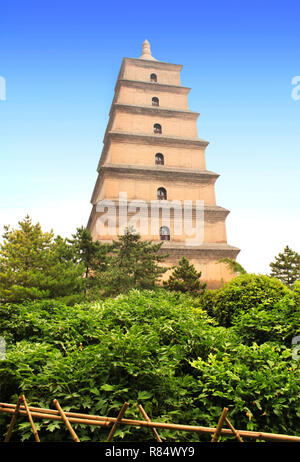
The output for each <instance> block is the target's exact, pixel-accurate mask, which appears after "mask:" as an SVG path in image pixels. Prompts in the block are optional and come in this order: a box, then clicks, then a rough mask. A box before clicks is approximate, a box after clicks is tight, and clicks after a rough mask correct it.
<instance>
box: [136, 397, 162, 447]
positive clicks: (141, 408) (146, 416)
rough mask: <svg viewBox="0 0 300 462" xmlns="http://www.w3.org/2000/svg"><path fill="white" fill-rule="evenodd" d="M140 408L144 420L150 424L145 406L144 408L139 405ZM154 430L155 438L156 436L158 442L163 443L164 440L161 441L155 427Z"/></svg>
mask: <svg viewBox="0 0 300 462" xmlns="http://www.w3.org/2000/svg"><path fill="white" fill-rule="evenodd" d="M138 408H139V410H140V411H141V413H142V415H143V417H144V419H145V420H146V421H147V422H150V419H149V417H148V415H147V414H146V411H145V409H144V408H143V406H142V405H141V404H139V406H138ZM152 430H153V433H154V436H155V438H156V440H157V441H159V442H160V443H162V439H161V437H160V436H159V434H158V433H157V430H156V428H155V427H153V428H152Z"/></svg>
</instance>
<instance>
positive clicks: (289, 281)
mask: <svg viewBox="0 0 300 462" xmlns="http://www.w3.org/2000/svg"><path fill="white" fill-rule="evenodd" d="M270 267H271V269H272V271H271V274H270V276H271V277H274V278H276V279H279V281H281V282H283V284H285V285H287V286H288V287H292V286H293V284H294V283H295V282H296V281H299V280H300V255H299V254H298V253H297V252H294V251H293V250H292V249H290V248H289V246H288V245H287V246H285V248H284V251H283V253H279V254H278V256H277V257H275V262H272V263H270Z"/></svg>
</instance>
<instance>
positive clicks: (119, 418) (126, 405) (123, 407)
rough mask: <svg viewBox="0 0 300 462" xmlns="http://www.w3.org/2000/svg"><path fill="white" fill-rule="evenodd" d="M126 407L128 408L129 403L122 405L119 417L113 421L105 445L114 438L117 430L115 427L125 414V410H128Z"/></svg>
mask: <svg viewBox="0 0 300 462" xmlns="http://www.w3.org/2000/svg"><path fill="white" fill-rule="evenodd" d="M128 406H129V403H124V404H123V406H122V409H121V410H120V412H119V415H118V417H117V420H116V421H115V423H114V424H113V426H112V429H111V430H110V432H109V435H108V437H107V440H106V442H107V443H109V441H111V440H112V437H113V436H114V434H115V431H116V430H117V426H118V424H119V423H120V420H122V418H123V415H124V414H125V412H126V409H127V408H128Z"/></svg>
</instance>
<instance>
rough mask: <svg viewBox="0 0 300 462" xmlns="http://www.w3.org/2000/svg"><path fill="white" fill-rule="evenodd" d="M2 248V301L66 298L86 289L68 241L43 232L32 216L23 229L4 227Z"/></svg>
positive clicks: (21, 224) (0, 289) (0, 263)
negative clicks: (83, 288)
mask: <svg viewBox="0 0 300 462" xmlns="http://www.w3.org/2000/svg"><path fill="white" fill-rule="evenodd" d="M4 230H5V232H4V234H3V243H2V244H1V246H0V301H1V302H8V301H15V302H19V301H22V300H26V299H39V298H47V297H53V298H57V297H62V296H66V295H70V294H74V293H78V292H80V291H81V290H82V273H83V266H82V265H75V264H74V262H73V261H72V256H73V250H72V248H71V247H70V246H69V245H68V243H67V241H66V240H65V239H63V238H62V237H60V236H56V237H55V236H54V234H53V231H52V230H51V232H49V233H48V232H46V233H43V231H42V229H41V226H40V224H39V223H37V224H33V223H32V220H31V219H30V217H29V216H26V217H25V219H24V220H23V221H20V222H19V229H12V230H10V228H9V226H5V227H4Z"/></svg>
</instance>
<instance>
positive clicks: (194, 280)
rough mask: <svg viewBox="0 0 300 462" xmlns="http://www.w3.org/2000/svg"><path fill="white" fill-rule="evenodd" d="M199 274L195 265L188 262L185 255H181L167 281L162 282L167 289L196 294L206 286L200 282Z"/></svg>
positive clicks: (201, 291) (200, 273)
mask: <svg viewBox="0 0 300 462" xmlns="http://www.w3.org/2000/svg"><path fill="white" fill-rule="evenodd" d="M201 275H202V272H201V271H200V272H197V271H196V268H195V266H194V265H193V264H190V263H189V260H188V259H187V258H186V257H182V258H181V259H180V260H179V264H178V265H177V266H174V268H173V273H172V274H171V275H170V277H169V279H168V281H164V282H163V284H164V287H165V288H166V289H169V290H174V291H179V292H188V293H190V294H193V295H195V294H197V295H198V294H201V293H203V292H204V289H205V287H206V284H202V283H201V282H200V277H201Z"/></svg>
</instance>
